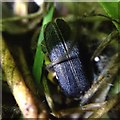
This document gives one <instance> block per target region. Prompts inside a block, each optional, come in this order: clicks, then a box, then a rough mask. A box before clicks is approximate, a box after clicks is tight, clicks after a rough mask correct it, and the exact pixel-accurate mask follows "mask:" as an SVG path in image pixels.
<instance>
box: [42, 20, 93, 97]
mask: <svg viewBox="0 0 120 120" xmlns="http://www.w3.org/2000/svg"><path fill="white" fill-rule="evenodd" d="M69 36H70V28H69V26H68V25H67V23H66V22H64V21H63V20H62V19H57V20H56V21H55V22H50V23H48V24H47V25H46V27H45V31H44V39H45V43H46V47H47V50H48V53H49V57H50V60H51V64H50V65H51V67H53V69H54V71H55V72H56V75H57V77H58V82H59V85H60V87H61V89H62V91H63V93H64V94H65V95H66V96H69V97H80V96H81V95H82V94H84V92H85V91H87V90H88V89H89V88H90V85H91V82H90V81H89V80H88V78H87V77H86V73H85V70H84V64H83V60H81V58H80V56H81V53H80V50H79V47H78V46H77V44H75V45H74V46H71V45H72V42H71V41H70V40H69ZM61 58H62V59H61Z"/></svg>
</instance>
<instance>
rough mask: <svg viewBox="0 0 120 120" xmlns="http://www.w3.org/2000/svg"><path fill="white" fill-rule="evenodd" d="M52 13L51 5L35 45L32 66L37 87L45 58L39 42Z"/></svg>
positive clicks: (42, 37) (52, 7)
mask: <svg viewBox="0 0 120 120" xmlns="http://www.w3.org/2000/svg"><path fill="white" fill-rule="evenodd" d="M53 13H54V6H53V5H52V6H51V7H50V9H49V11H48V12H47V14H46V15H45V16H44V18H43V23H42V28H41V31H40V35H39V38H38V44H37V49H36V54H35V59H34V64H33V75H34V78H35V81H36V83H37V85H38V86H39V85H40V80H41V75H42V67H43V61H44V56H45V55H44V53H43V52H42V48H41V42H42V41H43V40H44V34H43V31H44V25H45V24H47V23H48V22H50V21H51V20H52V18H53Z"/></svg>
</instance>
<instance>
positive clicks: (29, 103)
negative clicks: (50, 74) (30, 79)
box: [0, 38, 38, 118]
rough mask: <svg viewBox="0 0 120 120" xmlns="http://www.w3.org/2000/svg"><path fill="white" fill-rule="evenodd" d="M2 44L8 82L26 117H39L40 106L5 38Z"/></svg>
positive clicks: (2, 56) (1, 52) (0, 52)
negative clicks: (38, 106)
mask: <svg viewBox="0 0 120 120" xmlns="http://www.w3.org/2000/svg"><path fill="white" fill-rule="evenodd" d="M1 39H2V40H1V41H2V45H1V44H0V48H2V49H1V50H0V58H1V65H2V69H3V70H4V73H5V75H6V79H7V83H8V85H9V87H10V88H11V91H12V93H13V96H14V98H15V100H16V102H17V103H18V106H19V108H20V110H21V111H22V114H23V116H24V117H25V118H37V117H38V108H37V106H36V104H35V100H34V98H33V95H32V94H31V92H30V90H29V89H28V88H27V86H26V85H25V82H24V79H23V76H22V75H21V73H20V72H19V70H18V68H17V66H16V64H15V61H14V59H13V57H12V56H11V53H10V51H9V49H8V48H7V45H6V43H5V41H4V39H3V38H1Z"/></svg>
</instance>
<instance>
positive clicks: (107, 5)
mask: <svg viewBox="0 0 120 120" xmlns="http://www.w3.org/2000/svg"><path fill="white" fill-rule="evenodd" d="M100 1H101V5H102V7H103V8H104V10H105V11H106V13H107V14H108V15H109V16H110V17H111V18H112V19H115V20H117V21H118V22H119V23H120V0H114V1H115V2H107V1H106V2H105V0H100ZM113 23H114V24H115V26H116V28H117V29H118V31H119V32H120V24H118V23H116V22H113Z"/></svg>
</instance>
